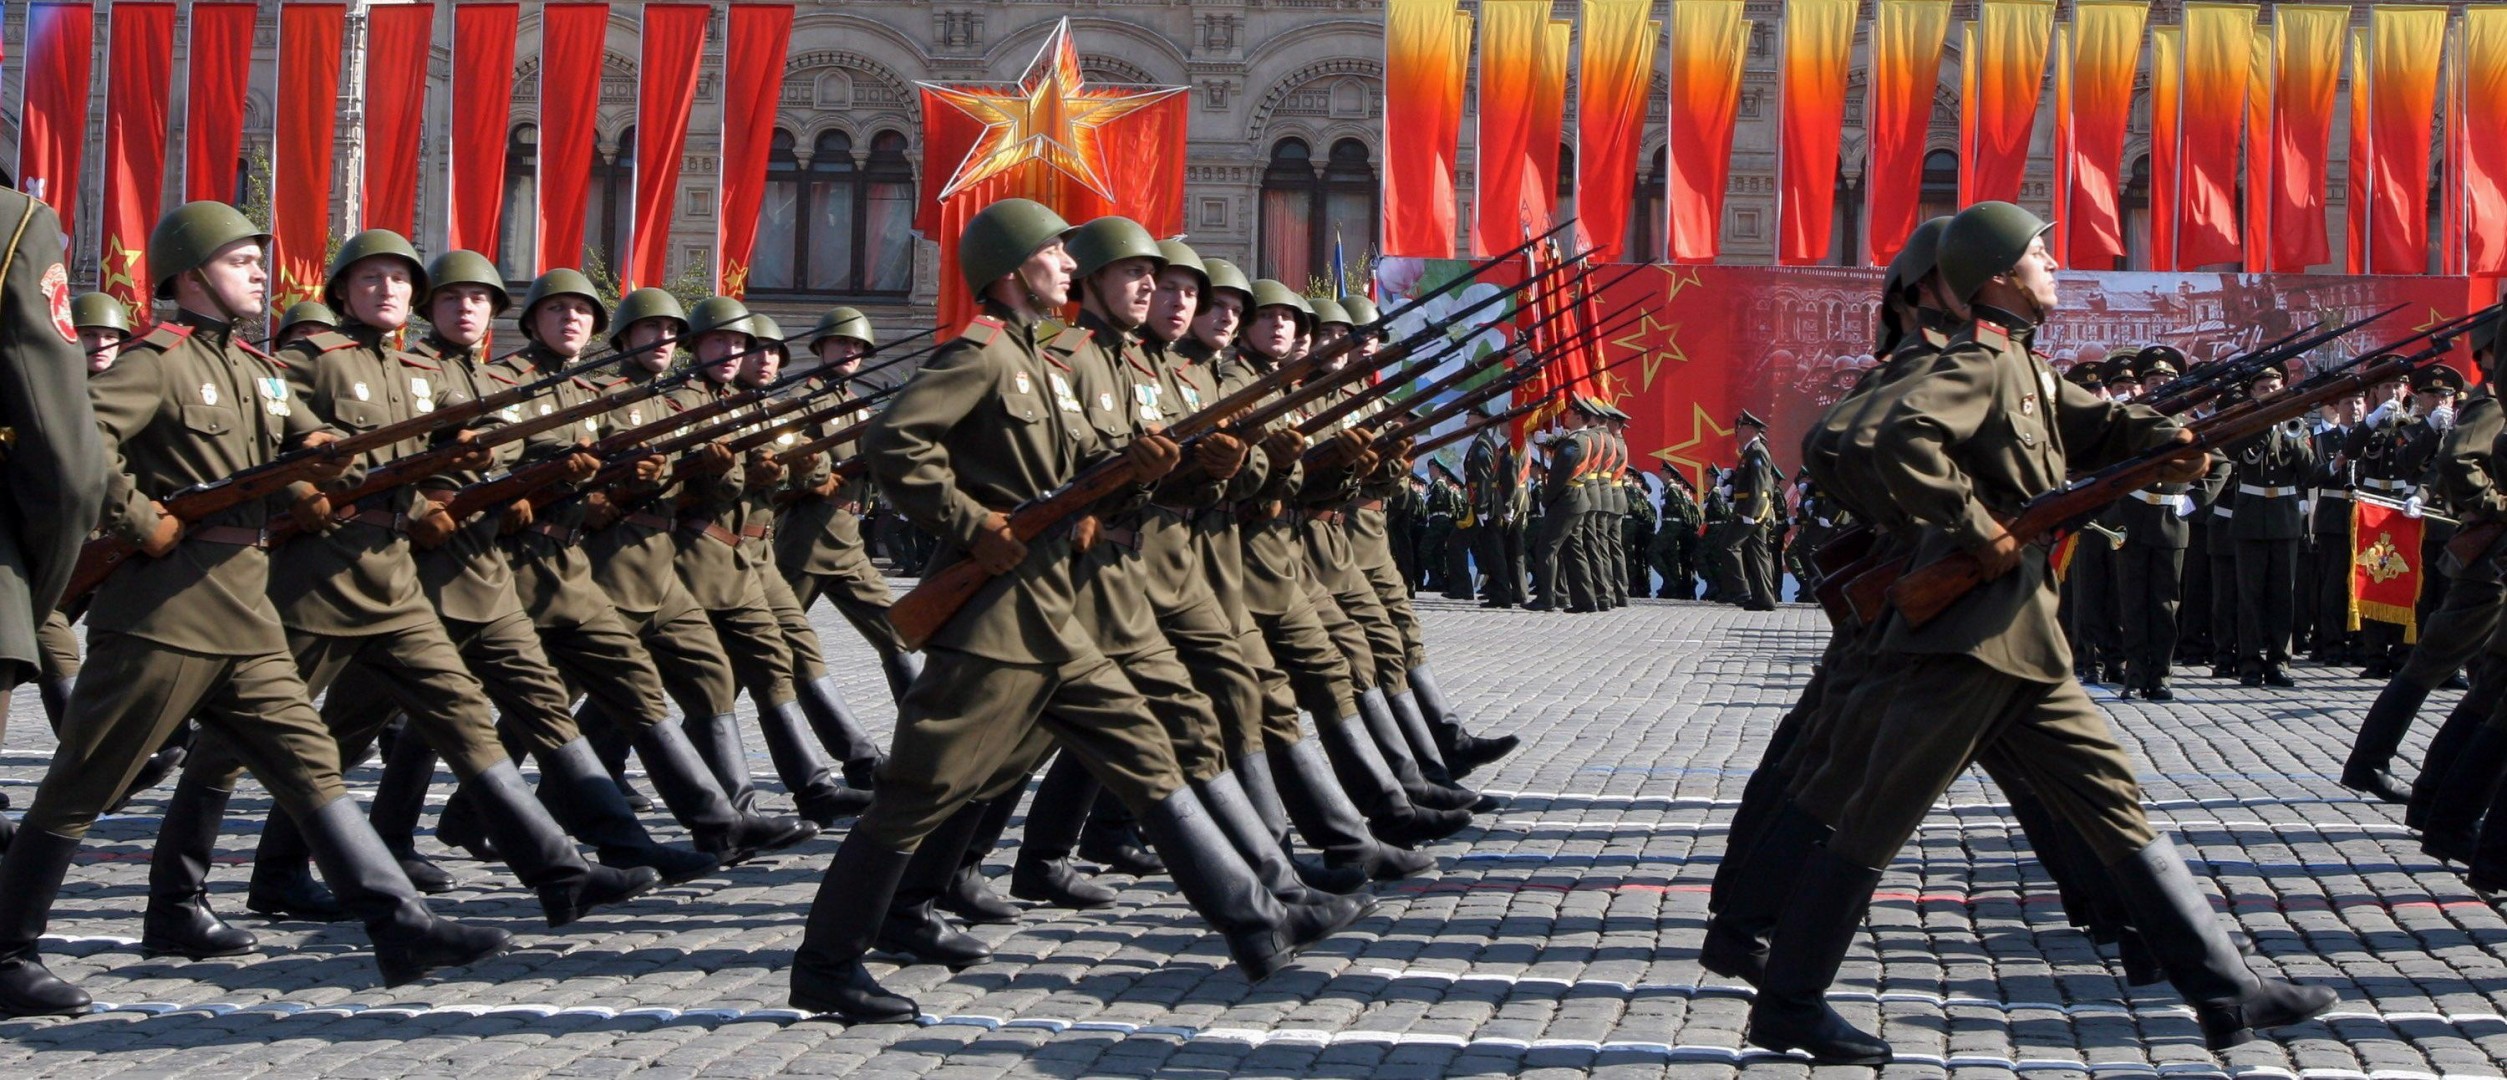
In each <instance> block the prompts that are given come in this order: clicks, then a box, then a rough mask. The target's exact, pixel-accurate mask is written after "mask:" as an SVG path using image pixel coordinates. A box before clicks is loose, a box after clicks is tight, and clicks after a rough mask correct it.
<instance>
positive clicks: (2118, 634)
mask: <svg viewBox="0 0 2507 1080" xmlns="http://www.w3.org/2000/svg"><path fill="white" fill-rule="evenodd" d="M2107 370H2108V369H2107V362H2106V361H2103V360H2101V361H2088V360H2084V361H2081V362H2079V363H2076V364H2073V365H2072V366H2071V367H2070V368H2069V369H2068V370H2066V371H2064V373H2063V378H2064V380H2065V381H2067V382H2070V383H2071V384H2072V385H2074V386H2078V387H2080V388H2081V389H2083V390H2087V391H2089V392H2090V393H2092V394H2095V395H2097V396H2098V397H2099V398H2102V399H2105V398H2111V397H2113V395H2112V394H2111V393H2110V392H2109V390H2110V383H2109V382H2108V378H2107ZM2119 512H2120V510H2119V508H2118V507H2114V506H2110V507H2107V508H2106V509H2105V510H2103V511H2101V512H2099V513H2098V514H2097V515H2096V516H2095V517H2093V518H2091V519H2090V520H2089V522H2088V523H2087V524H2086V525H2085V526H2084V527H2083V528H2082V529H2081V530H2080V532H2079V533H2078V534H2077V535H2076V538H2075V539H2074V540H2073V542H2072V558H2071V565H2070V566H2068V567H2067V568H2065V570H2064V572H2063V585H2062V596H2063V604H2062V618H2063V627H2064V631H2065V632H2066V633H2067V634H2069V635H2070V637H2071V642H2072V668H2073V672H2074V674H2075V675H2076V676H2077V677H2079V679H2080V680H2081V681H2082V682H2106V683H2118V682H2122V681H2123V680H2122V677H2121V676H2122V674H2123V667H2124V663H2123V644H2124V643H2123V636H2124V635H2123V629H2124V628H2123V612H2121V611H2120V610H2118V609H2117V606H2116V589H2115V552H2116V548H2117V547H2118V546H2119V545H2120V544H2121V543H2122V542H2123V541H2122V530H2121V528H2120V526H2119V525H2118V522H2117V514H2118V513H2119Z"/></svg>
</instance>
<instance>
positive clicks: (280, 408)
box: [253, 376, 294, 416]
mask: <svg viewBox="0 0 2507 1080" xmlns="http://www.w3.org/2000/svg"><path fill="white" fill-rule="evenodd" d="M253 382H254V383H255V384H256V385H258V386H259V387H260V389H261V408H262V411H264V412H267V413H269V414H270V415H272V416H292V415H294V410H293V409H291V408H289V404H288V397H287V380H285V379H281V378H278V377H277V376H265V377H263V378H259V379H254V380H253Z"/></svg>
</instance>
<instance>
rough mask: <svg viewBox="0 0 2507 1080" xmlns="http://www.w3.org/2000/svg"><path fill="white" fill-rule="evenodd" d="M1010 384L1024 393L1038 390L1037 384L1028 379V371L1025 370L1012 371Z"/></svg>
mask: <svg viewBox="0 0 2507 1080" xmlns="http://www.w3.org/2000/svg"><path fill="white" fill-rule="evenodd" d="M1010 385H1011V386H1012V387H1014V388H1016V389H1017V390H1018V392H1019V393H1022V394H1033V393H1035V392H1036V384H1035V383H1033V382H1031V381H1029V380H1028V378H1027V373H1026V372H1024V371H1013V372H1011V373H1010Z"/></svg>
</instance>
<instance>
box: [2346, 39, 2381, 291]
mask: <svg viewBox="0 0 2507 1080" xmlns="http://www.w3.org/2000/svg"><path fill="white" fill-rule="evenodd" d="M2350 72H2351V75H2350V175H2349V179H2348V181H2347V183H2346V185H2345V191H2346V192H2347V194H2348V195H2349V201H2348V202H2347V203H2346V204H2345V206H2344V209H2343V224H2345V225H2346V226H2347V228H2346V229H2345V230H2344V233H2343V243H2342V248H2343V251H2342V268H2343V270H2344V271H2346V272H2348V273H2352V274H2364V273H2367V272H2368V186H2369V185H2368V172H2369V169H2370V164H2369V153H2370V151H2369V144H2370V143H2371V141H2372V140H2371V139H2370V138H2369V127H2370V125H2369V123H2368V99H2369V98H2371V97H2373V96H2375V95H2374V94H2373V93H2372V92H2371V89H2370V87H2369V86H2368V31H2367V28H2366V27H2359V28H2356V29H2353V30H2352V31H2351V32H2350Z"/></svg>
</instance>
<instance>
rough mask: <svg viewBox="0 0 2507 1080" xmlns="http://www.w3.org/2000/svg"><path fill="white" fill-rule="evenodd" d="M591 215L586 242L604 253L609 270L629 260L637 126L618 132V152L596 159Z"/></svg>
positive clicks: (621, 265) (586, 232) (602, 258)
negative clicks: (600, 159) (606, 157)
mask: <svg viewBox="0 0 2507 1080" xmlns="http://www.w3.org/2000/svg"><path fill="white" fill-rule="evenodd" d="M587 201H588V202H589V203H590V207H589V209H590V213H591V218H590V220H589V221H588V223H587V225H586V227H585V229H584V233H583V239H584V242H585V243H586V244H588V245H590V247H591V248H592V250H594V251H597V252H599V253H600V256H601V262H602V263H603V264H604V265H606V266H608V267H609V272H610V273H612V274H617V273H619V272H621V271H622V270H624V269H625V267H626V263H627V238H628V236H629V235H630V234H632V233H633V232H634V231H635V129H634V128H628V129H627V130H625V131H622V132H619V133H618V154H617V156H615V157H612V158H610V159H608V160H606V161H595V162H593V163H592V195H591V198H590V199H589V200H587Z"/></svg>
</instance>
